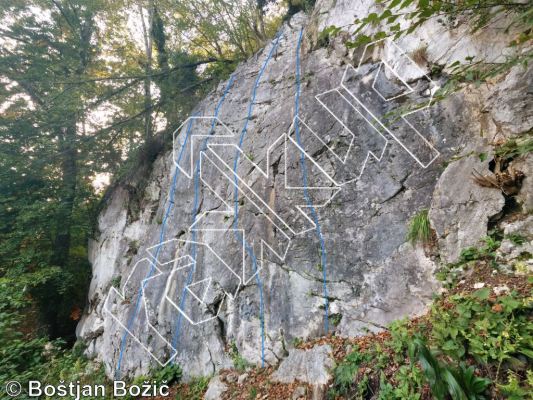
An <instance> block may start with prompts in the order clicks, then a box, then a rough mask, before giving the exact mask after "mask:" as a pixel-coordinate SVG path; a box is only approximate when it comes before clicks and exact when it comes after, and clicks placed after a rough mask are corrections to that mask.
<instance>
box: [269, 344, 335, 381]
mask: <svg viewBox="0 0 533 400" xmlns="http://www.w3.org/2000/svg"><path fill="white" fill-rule="evenodd" d="M334 365H335V362H334V361H333V355H332V354H331V347H330V346H329V345H323V346H315V347H313V348H312V349H309V350H302V349H293V350H291V351H290V352H289V356H288V357H287V358H286V359H284V360H283V361H282V362H281V364H280V365H279V367H278V369H277V370H276V371H275V372H274V373H273V374H272V380H273V381H274V382H280V383H293V382H296V381H298V382H304V383H309V384H312V385H325V384H327V383H328V381H329V380H330V379H331V370H332V368H333V367H334Z"/></svg>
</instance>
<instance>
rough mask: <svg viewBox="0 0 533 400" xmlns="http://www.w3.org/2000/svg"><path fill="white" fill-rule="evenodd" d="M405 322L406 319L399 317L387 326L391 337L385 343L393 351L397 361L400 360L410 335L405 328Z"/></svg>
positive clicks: (406, 322) (406, 321)
mask: <svg viewBox="0 0 533 400" xmlns="http://www.w3.org/2000/svg"><path fill="white" fill-rule="evenodd" d="M407 324H408V320H407V319H401V320H397V321H394V322H392V323H391V324H390V326H389V330H390V334H391V339H390V340H389V341H388V342H387V345H388V346H390V348H391V349H392V350H393V351H394V355H395V358H396V360H397V361H400V360H402V358H403V355H404V354H405V351H406V350H407V344H408V343H409V337H410V336H411V334H410V333H409V330H408V329H407Z"/></svg>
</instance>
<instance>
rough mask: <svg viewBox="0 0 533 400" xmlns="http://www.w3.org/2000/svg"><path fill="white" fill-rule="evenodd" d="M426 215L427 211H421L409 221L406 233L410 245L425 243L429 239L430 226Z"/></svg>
mask: <svg viewBox="0 0 533 400" xmlns="http://www.w3.org/2000/svg"><path fill="white" fill-rule="evenodd" d="M428 214H429V211H428V210H422V211H420V212H419V213H417V214H416V215H415V216H414V217H413V218H412V219H411V222H410V223H409V230H408V232H407V240H408V241H409V242H411V244H415V243H418V242H420V243H427V242H429V240H430V239H431V224H430V222H429V216H428Z"/></svg>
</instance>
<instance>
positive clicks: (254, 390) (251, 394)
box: [248, 386, 257, 400]
mask: <svg viewBox="0 0 533 400" xmlns="http://www.w3.org/2000/svg"><path fill="white" fill-rule="evenodd" d="M248 398H249V399H250V400H254V399H255V398H257V388H256V387H255V386H252V387H251V388H250V391H249V392H248Z"/></svg>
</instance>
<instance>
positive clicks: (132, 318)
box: [115, 119, 193, 379]
mask: <svg viewBox="0 0 533 400" xmlns="http://www.w3.org/2000/svg"><path fill="white" fill-rule="evenodd" d="M192 121H193V119H190V120H189V124H188V125H187V131H186V134H185V139H184V141H183V144H182V145H181V149H180V152H179V155H178V162H177V163H178V164H179V162H180V161H181V158H182V156H183V153H184V150H185V146H186V144H187V141H188V140H189V135H190V133H191V127H192ZM179 175H180V169H179V168H178V167H177V166H176V168H174V176H173V178H172V186H171V187H170V192H169V196H168V198H169V202H168V207H167V211H166V212H165V216H164V218H163V221H162V223H161V230H160V232H159V243H158V245H157V248H156V251H155V255H154V258H155V262H157V257H158V256H159V251H160V249H161V244H162V243H163V240H164V237H165V232H166V225H167V220H168V217H169V215H170V212H171V211H172V208H173V207H174V193H175V192H176V182H177V180H178V176H179ZM153 273H154V264H152V266H151V267H150V271H149V272H148V274H147V275H146V277H145V279H144V280H143V283H142V287H141V288H139V291H138V293H137V300H136V301H135V308H134V312H133V314H132V315H131V316H130V318H129V319H128V323H127V324H126V327H127V329H125V330H124V333H123V335H122V339H121V342H120V352H119V356H118V362H117V368H116V369H115V379H118V378H120V367H121V365H122V358H123V356H124V349H125V347H126V340H127V339H128V335H129V332H128V331H130V330H131V326H132V325H133V322H134V321H135V318H136V317H137V314H138V313H139V308H140V306H141V297H142V289H144V287H145V286H146V279H148V278H150V277H151V276H152V274H153Z"/></svg>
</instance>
